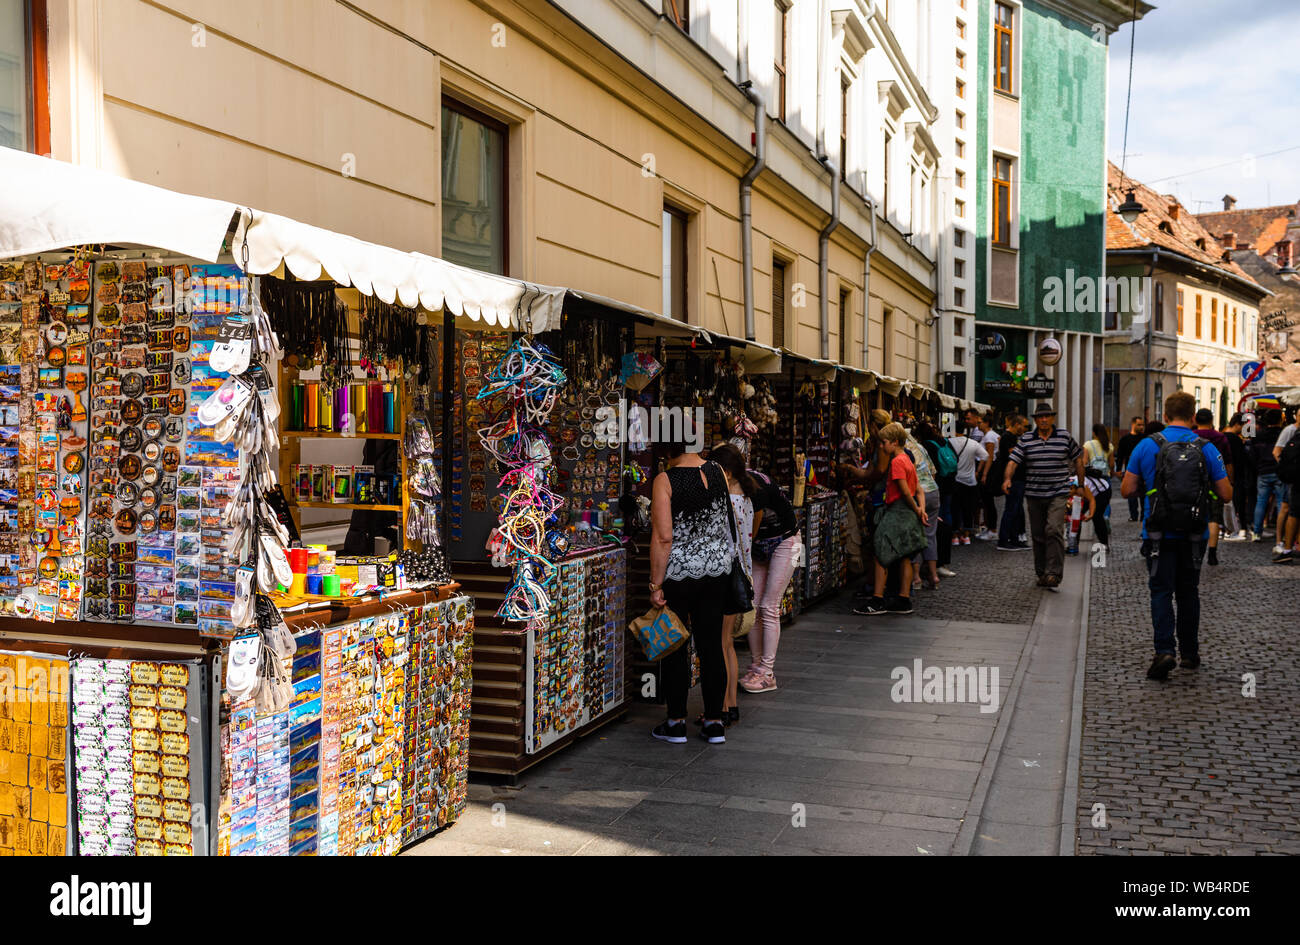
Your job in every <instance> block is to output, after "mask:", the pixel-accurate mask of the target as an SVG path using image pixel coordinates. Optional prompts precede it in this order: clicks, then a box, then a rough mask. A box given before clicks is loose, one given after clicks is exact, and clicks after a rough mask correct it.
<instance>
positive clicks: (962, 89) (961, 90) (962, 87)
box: [957, 79, 966, 98]
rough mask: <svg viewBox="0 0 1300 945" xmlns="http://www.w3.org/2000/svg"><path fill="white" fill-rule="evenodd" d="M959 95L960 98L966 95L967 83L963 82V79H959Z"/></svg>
mask: <svg viewBox="0 0 1300 945" xmlns="http://www.w3.org/2000/svg"><path fill="white" fill-rule="evenodd" d="M957 97H958V98H965V97H966V83H965V82H963V81H962V80H961V79H958V80H957Z"/></svg>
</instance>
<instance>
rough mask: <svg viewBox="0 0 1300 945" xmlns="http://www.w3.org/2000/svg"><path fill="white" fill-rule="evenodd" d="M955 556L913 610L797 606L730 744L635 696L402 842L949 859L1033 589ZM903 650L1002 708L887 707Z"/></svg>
mask: <svg viewBox="0 0 1300 945" xmlns="http://www.w3.org/2000/svg"><path fill="white" fill-rule="evenodd" d="M953 557H954V562H953V569H954V570H956V571H958V572H959V576H958V577H957V578H954V579H950V580H948V581H945V582H944V583H943V585H942V586H941V587H940V588H939V590H937V591H921V592H918V594H917V613H916V615H914V616H912V617H896V616H881V617H872V618H866V617H859V616H855V615H853V614H852V612H851V611H852V607H853V604H854V601H853V597H852V592H853V588H850V589H849V590H848V591H846V592H845V593H844V594H842V595H840V596H839V597H837V598H835V599H833V600H830V601H827V602H825V603H824V604H822V605H819V606H818V607H817V608H816V609H814V610H813V611H811V612H808V613H805V614H802V615H800V617H799V618H798V619H797V620H796V621H795V622H794V623H793V624H792V625H790V626H789V627H788V628H787V629H786V630H785V632H784V633H783V637H782V643H781V651H780V655H779V657H778V661H777V679H778V682H779V684H780V686H781V688H780V689H779V690H778V691H776V692H774V693H766V694H762V695H758V696H751V695H749V694H747V693H743V692H742V693H741V714H742V717H741V722H740V724H739V725H738V726H735V727H733V728H731V729H730V730H729V731H728V736H727V737H728V741H727V744H725V745H719V746H710V745H706V744H703V743H701V742H698V741H695V740H694V739H693V740H692V742H691V743H690V744H688V745H683V746H677V745H666V744H662V743H658V742H655V741H653V740H652V739H651V738H650V736H649V729H650V728H651V727H653V725H654V724H655V723H656V722H657V721H658V720H659V719H661V718H662V717H663V709H662V707H658V706H648V705H641V704H634V705H632V706H631V707H630V708H629V710H628V712H627V714H626V716H625V717H624V719H622V720H620V721H617V722H615V723H612V724H610V725H608V726H605V727H604V728H602V729H600V730H599V731H598V732H597V733H595V734H593V735H592V736H590V737H588V738H586V739H583V740H581V741H579V742H578V743H576V744H575V745H573V746H571V747H569V748H567V749H565V750H564V751H563V752H561V753H559V754H557V755H555V756H553V757H551V758H548V759H547V760H546V761H544V762H542V763H541V764H539V765H537V766H536V767H535V768H533V769H530V770H528V771H526V772H524V773H523V775H521V776H520V778H519V783H518V784H517V785H515V786H505V785H492V784H486V783H475V784H472V785H471V789H470V802H469V807H468V809H467V811H466V814H465V816H464V817H463V818H462V819H461V821H460V822H458V823H456V824H455V825H453V826H452V827H451V828H450V829H448V830H446V831H444V832H442V833H441V834H439V835H438V836H436V837H433V838H430V839H429V840H426V841H424V842H422V843H420V844H417V845H416V846H414V847H413V848H412V849H411V850H410V851H408V853H411V854H415V855H444V854H445V855H515V854H543V855H573V854H577V855H640V854H649V855H753V854H763V855H790V854H805V855H806V854H813V853H817V854H837V855H842V854H864V853H868V854H897V855H908V856H925V855H944V854H947V853H950V852H952V851H953V848H954V842H955V840H956V838H957V835H958V832H959V830H960V829H961V825H962V823H963V819H964V818H965V817H966V816H967V814H968V808H969V805H970V802H971V796H972V791H973V788H974V785H975V783H976V780H977V778H978V777H979V774H980V770H981V766H982V765H983V764H984V763H985V761H986V756H987V753H988V748H989V743H990V739H991V738H992V737H993V733H994V731H995V728H996V726H997V724H998V719H999V718H1000V717H1001V713H1002V712H1004V711H1006V703H1005V700H1006V696H1007V693H1008V691H1009V688H1010V685H1011V679H1012V675H1013V673H1014V670H1015V667H1016V665H1017V664H1018V663H1019V661H1020V659H1021V655H1022V651H1023V648H1024V646H1025V642H1026V640H1027V638H1028V636H1029V631H1030V624H1031V623H1032V621H1033V617H1034V612H1035V608H1036V606H1037V601H1038V599H1039V597H1040V596H1041V595H1042V594H1044V593H1046V592H1045V591H1042V590H1039V589H1036V588H1033V587H1032V583H1033V565H1032V561H1031V560H1030V559H1029V556H1027V555H1023V554H1019V555H1013V554H1005V553H1003V554H998V553H996V552H995V551H994V550H993V548H992V546H990V545H981V544H976V545H972V546H971V547H969V548H966V547H962V548H954V549H953ZM992 587H996V588H997V596H996V597H992V596H990V595H989V593H988V589H989V588H992ZM965 615H969V617H970V618H971V619H969V620H966V619H964V616H965ZM1000 621H1005V622H1000ZM747 655H748V654H747V653H746V652H745V651H744V650H743V649H742V650H741V652H740V658H741V663H742V667H743V665H744V664H745V662H746V657H747ZM916 659H920V660H922V663H923V665H924V666H927V667H928V666H940V667H944V666H958V667H965V666H974V667H979V666H987V667H992V666H996V667H998V669H999V680H998V687H997V695H998V705H999V712H996V713H984V712H981V711H980V706H978V705H977V704H973V703H964V704H944V703H937V704H926V703H920V702H917V703H906V702H903V703H899V702H894V701H893V699H892V698H891V694H890V692H891V688H892V687H893V685H894V681H893V680H892V679H891V675H890V674H891V672H892V671H893V670H894V668H895V667H900V666H902V667H907V668H908V669H909V670H910V669H911V668H912V667H913V661H914V660H916ZM699 708H700V706H699V701H698V690H697V691H696V692H695V693H693V694H692V703H691V715H692V717H693V716H694V715H695V714H696V713H698V711H699ZM692 731H694V730H693V729H692ZM495 805H504V806H503V807H497V808H496V810H494V806H495ZM502 815H504V816H502ZM494 816H495V820H494ZM503 851H508V852H503Z"/></svg>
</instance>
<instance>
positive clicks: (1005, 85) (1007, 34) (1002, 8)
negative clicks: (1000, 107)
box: [993, 3, 1015, 95]
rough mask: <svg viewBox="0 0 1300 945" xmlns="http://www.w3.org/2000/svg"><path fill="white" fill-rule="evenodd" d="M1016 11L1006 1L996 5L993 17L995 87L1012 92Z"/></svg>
mask: <svg viewBox="0 0 1300 945" xmlns="http://www.w3.org/2000/svg"><path fill="white" fill-rule="evenodd" d="M1014 30H1015V12H1014V11H1013V10H1012V9H1011V7H1010V6H1009V5H1007V4H1005V3H999V4H996V5H995V10H994V19H993V87H994V88H995V89H997V90H998V91H999V92H1006V93H1007V94H1008V95H1010V94H1012V79H1013V75H1012V69H1011V54H1012V51H1013V50H1014V49H1015V41H1014V40H1015V33H1014Z"/></svg>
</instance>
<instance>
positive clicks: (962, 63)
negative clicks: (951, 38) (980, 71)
mask: <svg viewBox="0 0 1300 945" xmlns="http://www.w3.org/2000/svg"><path fill="white" fill-rule="evenodd" d="M957 68H958V69H965V68H966V54H965V53H964V52H962V51H961V50H960V49H959V50H957Z"/></svg>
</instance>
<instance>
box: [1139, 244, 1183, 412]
mask: <svg viewBox="0 0 1300 945" xmlns="http://www.w3.org/2000/svg"><path fill="white" fill-rule="evenodd" d="M1159 261H1160V251H1159V250H1156V251H1155V252H1153V253H1152V254H1151V271H1150V272H1148V273H1147V277H1148V278H1150V279H1151V280H1152V281H1153V283H1154V280H1155V277H1156V263H1158V262H1159ZM1155 294H1156V290H1155V289H1154V288H1152V290H1151V298H1149V299H1147V300H1146V301H1145V304H1146V307H1147V311H1146V316H1147V343H1146V349H1147V351H1146V367H1145V368H1143V370H1142V422H1143V423H1149V422H1150V421H1151V417H1150V416H1148V413H1149V412H1150V410H1151V325H1152V323H1153V322H1154V321H1155V318H1154V317H1153V316H1154V314H1155V313H1154V312H1153V311H1152V309H1154V308H1155V302H1156V300H1155ZM1175 367H1177V365H1175ZM1157 406H1159V405H1157ZM1161 416H1163V414H1162V415H1161Z"/></svg>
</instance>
